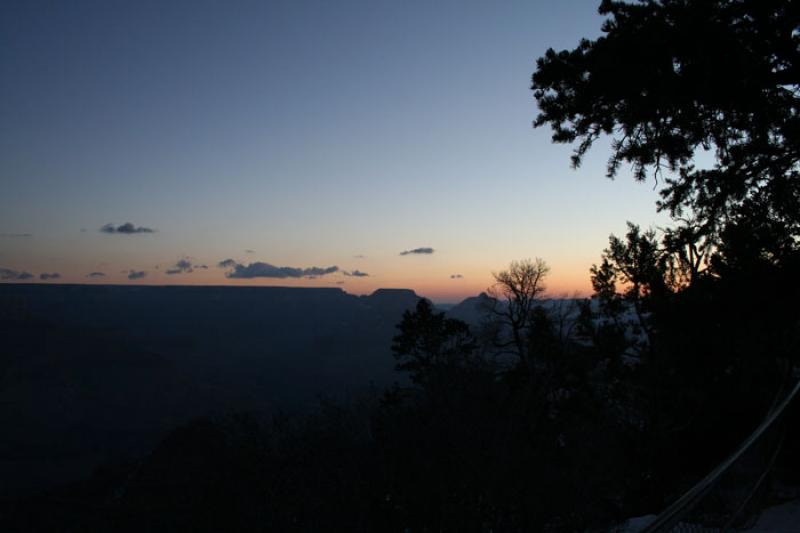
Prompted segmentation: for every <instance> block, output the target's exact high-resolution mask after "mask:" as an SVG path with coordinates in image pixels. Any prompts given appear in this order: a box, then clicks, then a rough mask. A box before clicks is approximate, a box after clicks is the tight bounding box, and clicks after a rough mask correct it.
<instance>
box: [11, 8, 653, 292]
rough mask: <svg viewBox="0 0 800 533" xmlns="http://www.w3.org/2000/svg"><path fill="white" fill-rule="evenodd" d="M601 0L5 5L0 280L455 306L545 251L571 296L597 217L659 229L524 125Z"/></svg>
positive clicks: (554, 280)
mask: <svg viewBox="0 0 800 533" xmlns="http://www.w3.org/2000/svg"><path fill="white" fill-rule="evenodd" d="M598 3H599V2H598V1H596V0H564V1H559V2H552V1H532V0H528V1H500V2H492V1H480V2H479V1H437V0H424V1H413V0H412V1H406V0H403V1H400V0H393V1H388V0H386V1H384V0H365V1H342V2H331V1H316V2H311V1H302V0H296V1H295V0H286V1H275V2H268V1H242V2H238V1H236V2H234V1H203V0H192V1H186V2H177V1H176V2H165V1H136V2H117V1H109V0H98V1H74V2H58V1H50V2H40V1H36V0H20V1H16V0H10V1H5V2H3V3H2V4H0V124H2V126H1V127H0V277H5V278H6V279H5V281H6V282H9V281H30V282H37V283H54V282H65V283H138V284H214V285H219V284H231V285H234V284H235V285H303V286H324V287H341V288H343V289H344V290H346V291H348V292H352V293H356V294H363V293H368V292H371V291H373V290H374V289H376V288H380V287H403V288H410V289H414V290H415V291H417V293H419V294H421V295H424V296H428V297H430V298H432V299H434V300H435V301H440V302H455V301H458V300H460V299H462V298H464V297H466V296H471V295H475V294H477V293H479V292H480V291H482V290H484V289H486V288H487V287H488V286H489V285H490V284H491V281H492V278H491V272H492V271H497V270H501V269H502V268H504V267H505V266H506V265H507V264H508V263H509V262H510V261H511V260H513V259H521V258H533V257H541V258H543V259H545V260H546V261H547V262H548V263H549V264H550V266H551V269H552V272H551V276H550V278H549V283H548V286H549V288H550V293H551V294H553V295H560V294H565V293H572V292H574V291H579V292H582V293H584V294H587V293H588V291H589V289H590V284H589V275H588V269H589V267H590V266H591V264H592V263H593V262H597V261H598V259H599V255H600V253H601V251H602V249H603V248H604V247H605V246H606V244H607V240H608V235H609V233H612V232H615V233H623V232H624V230H625V222H626V220H632V221H635V222H637V223H639V224H642V225H643V226H650V225H663V224H665V223H666V218H665V217H664V216H662V215H657V214H656V212H655V205H654V202H655V199H656V197H657V192H656V191H655V190H654V184H653V183H652V182H649V183H644V184H639V183H635V182H634V181H633V180H632V179H631V178H630V177H629V172H626V171H621V172H620V177H619V178H618V179H617V180H615V181H611V180H608V179H605V178H604V166H605V160H606V157H607V156H608V150H607V149H605V148H604V147H603V146H598V147H596V148H595V149H594V150H593V151H592V152H591V153H590V155H589V157H588V158H587V159H586V161H585V163H584V165H583V166H582V167H581V168H580V169H578V170H572V169H571V168H570V163H569V155H570V153H571V148H570V147H568V146H556V145H553V144H552V143H551V142H550V132H549V130H548V129H545V128H540V129H537V130H534V129H533V128H532V126H531V123H532V121H533V119H534V118H535V116H536V113H537V109H536V105H535V102H534V99H533V96H532V93H531V91H530V76H531V74H532V73H533V71H534V69H535V60H536V58H537V57H539V56H540V55H542V54H543V53H544V52H545V50H546V49H547V48H548V47H554V48H557V49H562V48H572V47H574V46H575V45H576V44H577V43H578V41H579V39H580V38H582V37H589V38H594V37H596V36H598V35H599V29H600V24H601V22H602V19H601V18H600V17H599V15H597V13H596V7H597V4H598ZM127 222H130V223H131V224H132V226H124V224H125V223H127ZM107 224H111V226H106V225H107ZM148 230H152V231H148ZM428 249H432V253H413V252H415V251H416V252H431V250H428ZM405 251H409V252H412V253H406V254H404V255H401V253H402V252H405ZM226 259H232V260H233V261H232V262H229V263H226V264H228V265H232V264H238V265H239V267H238V268H237V267H235V266H229V267H228V268H222V267H220V266H218V265H219V263H220V262H221V261H224V260H226ZM179 262H180V263H179ZM254 263H255V264H254ZM258 263H264V264H266V265H260V264H258ZM270 265H271V266H272V267H270ZM203 266H205V267H207V268H203ZM181 267H183V268H181ZM275 267H277V268H275ZM282 267H288V268H282ZM315 267H316V268H315ZM332 267H337V268H336V269H333V268H332ZM168 271H173V273H172V274H168V273H167V272H168ZM26 272H27V273H30V274H31V275H32V276H33V277H31V278H27V276H22V274H23V273H26ZM92 273H95V275H94V276H92V277H90V274H92ZM41 274H58V276H57V277H52V278H50V279H41ZM100 274H102V275H100ZM363 274H368V275H363ZM20 276H22V278H23V279H20ZM47 277H48V276H45V278H47ZM129 277H130V278H132V279H129ZM25 278H27V279H25Z"/></svg>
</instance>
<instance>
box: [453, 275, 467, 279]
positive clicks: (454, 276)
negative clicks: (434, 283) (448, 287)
mask: <svg viewBox="0 0 800 533" xmlns="http://www.w3.org/2000/svg"><path fill="white" fill-rule="evenodd" d="M463 277H464V276H462V275H461V274H451V275H450V279H462V278H463Z"/></svg>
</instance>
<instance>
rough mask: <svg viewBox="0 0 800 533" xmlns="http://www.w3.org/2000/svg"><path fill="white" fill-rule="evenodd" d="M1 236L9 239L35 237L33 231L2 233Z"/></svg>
mask: <svg viewBox="0 0 800 533" xmlns="http://www.w3.org/2000/svg"><path fill="white" fill-rule="evenodd" d="M0 237H2V238H8V239H25V238H28V237H33V233H0Z"/></svg>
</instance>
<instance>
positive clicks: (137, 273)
mask: <svg viewBox="0 0 800 533" xmlns="http://www.w3.org/2000/svg"><path fill="white" fill-rule="evenodd" d="M145 276H147V272H145V271H144V270H131V271H130V272H128V279H130V280H135V279H142V278H143V277H145Z"/></svg>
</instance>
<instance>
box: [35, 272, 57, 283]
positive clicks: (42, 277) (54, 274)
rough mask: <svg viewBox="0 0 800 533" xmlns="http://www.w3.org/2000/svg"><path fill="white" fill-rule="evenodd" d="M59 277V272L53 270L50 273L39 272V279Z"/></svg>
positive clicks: (45, 279)
mask: <svg viewBox="0 0 800 533" xmlns="http://www.w3.org/2000/svg"><path fill="white" fill-rule="evenodd" d="M60 277H61V274H59V273H58V272H53V273H52V274H48V273H47V272H42V273H41V274H39V279H41V280H44V281H47V280H49V279H59V278H60Z"/></svg>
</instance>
